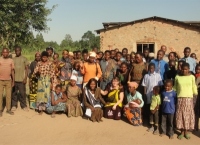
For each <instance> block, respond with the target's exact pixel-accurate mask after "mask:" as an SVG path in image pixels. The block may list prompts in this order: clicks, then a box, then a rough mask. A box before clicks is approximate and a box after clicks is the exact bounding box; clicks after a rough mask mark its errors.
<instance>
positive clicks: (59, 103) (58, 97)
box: [47, 85, 67, 118]
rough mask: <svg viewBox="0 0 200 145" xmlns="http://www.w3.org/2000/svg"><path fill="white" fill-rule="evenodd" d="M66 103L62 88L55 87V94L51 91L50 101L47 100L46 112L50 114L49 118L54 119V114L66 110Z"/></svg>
mask: <svg viewBox="0 0 200 145" xmlns="http://www.w3.org/2000/svg"><path fill="white" fill-rule="evenodd" d="M66 101H67V97H66V95H65V93H62V86H61V85H56V87H55V92H54V91H52V93H51V99H50V100H49V103H48V107H47V112H48V113H50V114H51V117H52V118H54V117H55V114H56V112H58V111H63V112H65V110H66V105H65V102H66Z"/></svg>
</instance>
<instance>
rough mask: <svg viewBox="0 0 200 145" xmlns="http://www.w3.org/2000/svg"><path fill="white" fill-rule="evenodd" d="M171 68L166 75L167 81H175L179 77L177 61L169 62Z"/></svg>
mask: <svg viewBox="0 0 200 145" xmlns="http://www.w3.org/2000/svg"><path fill="white" fill-rule="evenodd" d="M169 68H170V70H168V71H167V72H166V74H165V80H167V79H170V80H174V79H175V77H176V75H177V70H176V61H175V60H170V61H169Z"/></svg>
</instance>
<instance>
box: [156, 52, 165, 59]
mask: <svg viewBox="0 0 200 145" xmlns="http://www.w3.org/2000/svg"><path fill="white" fill-rule="evenodd" d="M163 56H164V54H163V52H162V51H158V53H157V59H158V60H162V59H163Z"/></svg>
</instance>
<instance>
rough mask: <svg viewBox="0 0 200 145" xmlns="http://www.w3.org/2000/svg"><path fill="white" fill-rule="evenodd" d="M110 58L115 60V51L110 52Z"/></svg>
mask: <svg viewBox="0 0 200 145" xmlns="http://www.w3.org/2000/svg"><path fill="white" fill-rule="evenodd" d="M111 58H112V59H113V58H115V51H111Z"/></svg>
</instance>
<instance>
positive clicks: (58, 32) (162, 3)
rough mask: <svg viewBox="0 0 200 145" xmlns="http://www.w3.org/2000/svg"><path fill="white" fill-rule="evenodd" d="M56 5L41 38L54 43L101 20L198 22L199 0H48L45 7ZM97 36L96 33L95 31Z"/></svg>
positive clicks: (96, 26) (99, 24)
mask: <svg viewBox="0 0 200 145" xmlns="http://www.w3.org/2000/svg"><path fill="white" fill-rule="evenodd" d="M53 5H57V7H56V8H55V9H54V11H53V12H52V13H51V14H50V15H49V16H48V18H50V19H51V21H48V22H47V25H48V27H49V28H50V30H48V32H44V33H42V34H43V37H44V40H45V41H56V42H57V43H58V44H60V42H61V41H62V40H63V39H64V37H65V35H66V34H70V35H71V37H72V39H73V41H75V40H81V37H82V36H83V34H84V33H85V32H87V31H88V30H90V31H92V32H93V33H95V34H96V32H95V30H97V29H101V28H103V25H102V23H103V22H128V21H133V20H137V19H143V18H148V17H152V16H159V17H163V18H169V19H174V20H179V21H200V9H199V6H200V0H49V1H48V3H47V5H46V7H48V8H51V7H52V6H53ZM96 35H97V34H96Z"/></svg>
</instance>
